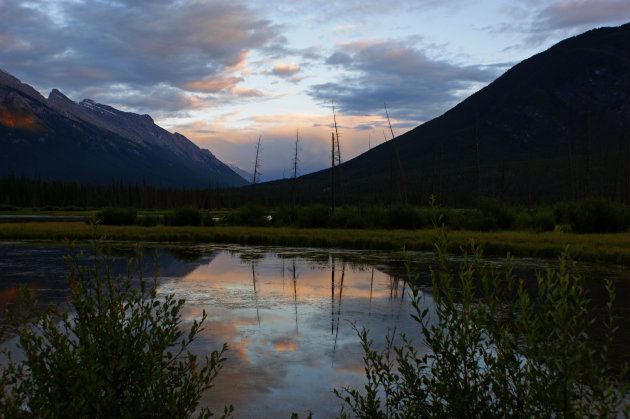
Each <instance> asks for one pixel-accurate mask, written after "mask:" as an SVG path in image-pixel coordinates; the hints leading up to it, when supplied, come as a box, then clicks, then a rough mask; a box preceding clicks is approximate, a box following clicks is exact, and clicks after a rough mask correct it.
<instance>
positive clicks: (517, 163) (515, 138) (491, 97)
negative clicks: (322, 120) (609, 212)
mask: <svg viewBox="0 0 630 419" xmlns="http://www.w3.org/2000/svg"><path fill="white" fill-rule="evenodd" d="M629 129H630V24H626V25H623V26H620V27H614V28H600V29H594V30H591V31H589V32H586V33H584V34H582V35H579V36H576V37H573V38H570V39H566V40H564V41H562V42H560V43H558V44H556V45H555V46H553V47H551V48H550V49H548V50H547V51H544V52H542V53H540V54H537V55H535V56H533V57H531V58H529V59H527V60H524V61H523V62H521V63H519V64H517V65H515V66H514V67H513V68H511V69H510V70H508V71H507V72H506V73H505V74H503V75H502V76H501V77H499V78H498V79H497V80H495V81H494V82H492V83H491V84H489V85H488V86H486V87H485V88H483V89H481V90H480V91H478V92H477V93H475V94H473V95H472V96H470V97H468V98H467V99H466V100H464V101H463V102H461V103H460V104H458V105H457V106H455V107H454V108H452V109H451V110H449V111H448V112H446V113H445V114H443V115H442V116H440V117H438V118H435V119H433V120H431V121H429V122H427V123H425V124H423V125H421V126H419V127H417V128H415V129H413V130H411V131H409V132H407V133H405V134H403V135H401V136H399V137H398V138H396V140H395V144H394V143H392V142H388V143H385V144H382V145H380V146H378V147H375V148H373V149H372V150H370V151H369V152H366V153H364V154H362V155H360V156H358V157H356V158H354V159H352V160H350V161H348V162H346V163H344V164H343V165H342V167H341V173H340V176H337V178H341V179H342V182H343V187H341V185H338V186H337V188H336V190H337V192H338V193H339V194H341V193H343V194H345V198H342V197H341V196H339V200H341V199H346V200H354V201H356V200H363V201H381V202H390V201H394V202H397V201H401V200H404V199H405V196H406V198H407V199H408V200H411V201H416V202H421V203H424V202H426V199H427V197H428V195H429V194H431V193H434V194H436V195H437V196H438V199H439V200H440V201H441V202H446V203H451V204H457V205H466V204H471V203H475V202H476V201H477V199H478V198H480V197H484V196H485V197H494V196H497V197H500V198H504V199H506V200H509V201H512V202H520V203H527V202H537V201H538V202H540V201H556V200H562V199H572V198H580V197H583V196H592V195H599V196H606V197H609V198H613V199H619V200H622V201H630V154H629V150H630V132H629ZM396 156H399V157H396ZM398 161H400V167H401V169H398V167H399V164H398ZM330 179H331V174H330V170H324V171H320V172H317V173H313V174H310V175H306V176H303V177H302V178H301V179H300V181H299V184H300V185H301V188H300V190H301V191H302V192H303V193H308V194H311V195H312V196H320V197H321V198H322V199H324V198H325V197H326V196H327V195H330V189H331V188H330V182H331V180H330ZM267 188H269V190H270V191H271V190H274V189H280V188H281V187H280V183H275V184H273V183H272V184H270V185H268V186H267ZM260 189H261V190H263V188H260ZM285 189H286V188H285Z"/></svg>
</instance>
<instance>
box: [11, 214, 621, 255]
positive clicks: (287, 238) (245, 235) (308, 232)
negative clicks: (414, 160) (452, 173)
mask: <svg viewBox="0 0 630 419" xmlns="http://www.w3.org/2000/svg"><path fill="white" fill-rule="evenodd" d="M100 231H101V232H102V233H103V234H105V235H106V236H107V237H108V239H109V240H114V241H142V242H195V243H211V242H213V243H234V244H243V245H270V246H292V247H322V248H347V249H359V250H361V249H366V250H369V249H374V250H400V249H401V248H402V247H403V246H405V247H406V248H407V249H408V250H413V251H432V250H433V249H434V247H433V240H434V239H435V237H436V233H435V230H434V229H422V230H384V229H380V230H364V229H328V228H308V229H304V228H295V227H243V226H219V225H217V226H200V227H191V226H164V225H157V226H153V227H142V226H137V225H132V226H101V227H100ZM564 234H565V235H566V237H567V240H568V241H569V242H570V243H571V255H572V257H573V259H574V260H581V261H592V262H607V263H621V264H630V233H614V234H613V233H600V234H572V233H564ZM91 235H92V232H91V227H90V226H89V225H87V224H85V223H82V222H42V223H7V224H0V239H2V240H40V241H41V240H52V241H57V242H60V243H61V242H62V240H63V239H64V237H66V236H67V237H70V238H73V239H76V240H89V239H90V238H91ZM449 239H450V242H449V251H453V252H458V251H459V249H460V247H461V246H465V245H467V244H468V243H469V242H470V240H471V239H473V240H475V242H476V243H479V244H480V245H481V246H483V248H484V252H485V254H486V255H495V256H497V255H498V256H501V255H505V254H506V253H507V252H510V253H511V254H513V255H515V256H520V257H540V258H556V257H558V256H559V255H560V253H561V251H562V246H561V244H560V242H559V240H558V234H557V233H555V232H544V233H534V232H533V231H512V230H508V231H493V232H479V231H467V230H457V231H450V232H449Z"/></svg>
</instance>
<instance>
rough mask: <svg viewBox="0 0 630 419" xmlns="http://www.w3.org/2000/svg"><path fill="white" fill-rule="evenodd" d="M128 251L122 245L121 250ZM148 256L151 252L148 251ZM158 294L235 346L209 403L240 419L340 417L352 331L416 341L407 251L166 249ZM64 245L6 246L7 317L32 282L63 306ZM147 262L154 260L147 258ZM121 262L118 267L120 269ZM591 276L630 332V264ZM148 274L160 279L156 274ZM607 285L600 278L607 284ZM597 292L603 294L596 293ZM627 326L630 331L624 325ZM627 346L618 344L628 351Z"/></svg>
mask: <svg viewBox="0 0 630 419" xmlns="http://www.w3.org/2000/svg"><path fill="white" fill-rule="evenodd" d="M117 251H118V253H120V254H121V255H125V254H126V251H125V249H123V248H121V249H117ZM147 253H149V252H148V251H147ZM158 253H159V255H160V256H159V260H160V273H159V283H160V287H159V292H160V293H162V294H168V293H174V294H176V295H177V296H178V297H182V298H185V299H186V305H185V308H184V311H183V319H184V323H185V326H189V324H190V323H191V322H192V321H193V320H194V319H198V318H199V317H200V316H201V313H202V311H203V310H205V311H206V313H207V314H208V319H207V322H206V328H205V330H204V331H203V332H202V334H201V336H199V338H198V340H197V341H196V343H195V345H194V348H193V349H194V351H195V352H197V353H199V354H204V353H208V352H210V351H212V350H213V349H218V348H220V346H221V345H222V344H223V342H227V343H228V345H229V350H228V352H227V358H228V359H227V361H226V362H225V364H224V368H223V370H222V371H221V373H220V374H219V376H218V378H217V379H216V380H215V383H214V384H215V387H214V388H213V389H211V390H210V391H209V392H208V393H207V394H206V395H205V396H204V398H203V403H204V404H205V405H208V406H211V408H212V409H213V410H214V411H215V412H216V413H220V412H221V411H222V406H223V405H224V404H226V403H232V404H233V405H234V406H235V408H236V412H235V413H236V416H237V417H285V418H288V417H290V416H291V412H298V413H300V416H301V417H302V416H303V417H305V416H306V413H307V412H308V411H309V409H310V410H312V411H313V413H314V417H331V416H334V415H335V414H336V413H338V412H339V407H340V403H339V400H338V399H337V398H336V397H335V396H334V395H333V394H332V391H331V390H332V389H333V388H339V387H341V386H346V385H352V386H354V387H360V386H362V383H363V363H362V351H361V347H360V342H359V340H358V338H357V336H356V333H355V331H354V330H353V328H352V325H353V324H356V325H357V326H358V327H366V328H369V329H370V331H371V332H370V333H371V336H372V338H373V339H374V341H375V344H376V346H380V347H382V346H383V344H384V341H385V336H386V334H387V333H388V331H389V332H390V333H391V332H394V331H395V332H396V333H399V332H404V333H405V334H407V335H408V336H410V337H412V338H414V341H416V342H418V347H419V348H420V349H421V350H422V345H421V341H420V337H419V332H418V330H417V328H416V327H415V324H414V322H413V320H412V319H411V318H410V316H409V314H410V313H411V310H412V308H411V305H410V302H409V296H408V295H407V294H406V289H405V287H406V286H405V283H404V281H403V280H402V278H403V272H404V270H403V264H402V260H401V255H400V254H399V253H391V254H374V252H351V251H345V252H344V251H328V250H325V251H323V250H317V249H310V250H309V249H297V250H296V249H286V248H264V247H242V246H212V245H195V246H189V247H182V246H178V247H171V248H164V249H158ZM64 254H66V249H65V248H61V247H52V246H23V245H16V244H11V243H0V305H2V307H0V309H4V308H7V307H8V308H10V307H11V306H13V304H14V302H15V295H16V286H18V285H20V284H26V285H27V286H28V287H29V288H30V289H31V290H32V291H33V292H34V293H35V294H36V295H38V297H39V298H40V299H41V300H42V301H48V302H58V303H63V301H64V300H65V298H66V296H67V293H66V286H65V279H64V274H65V272H66V268H65V265H64V263H63V261H62V259H61V257H62V255H64ZM413 258H414V261H415V263H416V269H418V270H419V271H421V272H424V273H425V274H424V275H423V276H421V278H420V280H421V283H422V284H423V285H422V286H423V288H424V290H425V292H424V296H425V302H426V304H427V305H428V306H431V304H432V300H431V294H430V292H429V289H430V278H429V276H428V274H426V272H427V271H428V270H427V265H428V264H429V262H430V258H431V256H430V255H428V254H414V255H413ZM149 259H150V258H149ZM544 264H545V262H544V261H537V260H520V261H518V262H517V264H516V265H517V274H518V275H520V276H524V277H527V276H529V277H531V276H532V272H533V271H534V270H535V269H539V268H541V267H542V266H543V265H544ZM123 267H124V261H123V260H122V259H121V260H120V261H119V262H118V263H117V264H116V265H115V267H114V268H115V270H116V269H119V270H122V269H123ZM582 269H584V270H585V271H586V272H587V273H588V274H589V276H594V275H597V278H601V277H602V276H608V277H612V278H614V279H616V280H617V283H618V294H619V296H618V301H621V303H620V307H622V308H621V311H620V315H622V316H623V317H624V318H625V320H626V324H627V323H628V321H627V320H628V312H627V310H626V309H625V308H627V307H630V298H629V296H630V294H629V293H628V285H627V282H628V281H626V280H625V277H626V270H625V269H624V268H622V267H614V266H607V267H605V268H604V267H598V266H588V265H583V266H582ZM145 274H146V275H152V274H153V272H152V268H151V267H150V266H149V267H147V269H146V271H145ZM599 281H601V279H599V280H598V281H597V283H599ZM592 288H593V290H595V292H594V294H595V295H596V296H597V295H600V294H601V292H600V291H599V289H600V287H599V286H597V285H593V286H592ZM625 329H627V328H625ZM627 343H628V339H626V338H622V339H621V342H619V344H621V345H625V344H627Z"/></svg>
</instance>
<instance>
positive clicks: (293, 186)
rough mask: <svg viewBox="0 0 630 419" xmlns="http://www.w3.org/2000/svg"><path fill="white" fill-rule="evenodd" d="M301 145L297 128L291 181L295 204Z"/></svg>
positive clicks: (292, 196)
mask: <svg viewBox="0 0 630 419" xmlns="http://www.w3.org/2000/svg"><path fill="white" fill-rule="evenodd" d="M299 146H300V133H299V131H298V130H295V153H294V154H293V179H292V181H291V198H292V200H293V205H295V190H296V183H297V174H298V162H299V161H300V157H299V156H298V150H299Z"/></svg>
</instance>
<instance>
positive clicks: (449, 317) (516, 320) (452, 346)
mask: <svg viewBox="0 0 630 419" xmlns="http://www.w3.org/2000/svg"><path fill="white" fill-rule="evenodd" d="M438 237H439V238H438V240H437V242H436V249H437V252H436V264H435V269H432V271H431V275H432V280H433V291H432V294H431V295H432V298H433V301H434V304H435V310H434V311H433V310H432V311H429V309H428V308H427V307H426V305H425V304H424V302H423V299H424V297H423V293H422V292H421V290H420V289H419V288H417V287H416V286H415V285H414V284H415V281H416V280H417V278H418V276H415V277H410V282H409V284H410V289H411V296H412V305H413V308H414V313H413V314H412V317H413V318H414V319H415V320H416V321H417V322H418V327H419V332H420V334H421V336H422V337H423V339H424V344H425V347H426V352H425V351H424V349H423V352H422V353H418V351H417V350H416V349H415V347H414V345H413V344H412V342H411V340H410V338H409V337H407V336H405V335H401V336H400V338H401V340H402V343H401V344H400V345H395V344H394V343H393V341H394V337H393V336H388V337H387V341H386V343H387V345H386V348H385V350H384V351H383V352H379V351H376V350H375V349H374V348H373V342H372V340H370V339H369V337H368V332H367V331H366V330H365V329H363V330H357V333H358V335H359V337H360V339H361V343H362V346H363V350H364V353H365V355H364V366H365V374H366V379H367V383H366V385H365V390H364V391H363V392H362V391H359V390H357V389H353V388H343V389H336V390H335V394H336V395H337V396H338V397H340V398H341V399H342V400H343V401H344V402H345V404H344V408H349V409H350V410H351V412H352V414H353V415H354V416H356V417H360V418H390V417H391V418H417V417H449V418H456V417H462V418H463V417H465V418H490V417H564V418H573V417H617V415H618V413H625V414H626V417H627V415H628V413H630V407H629V406H628V403H629V399H628V393H627V392H626V387H625V384H624V378H625V372H626V369H627V368H626V367H624V368H623V369H622V371H621V373H620V374H619V375H618V376H614V375H612V373H611V365H610V361H609V355H610V349H611V343H612V336H613V333H614V331H615V325H614V315H613V312H612V304H613V302H614V299H615V293H614V290H613V287H612V285H611V283H610V282H607V283H606V289H607V291H608V295H609V303H608V305H607V306H606V315H605V318H604V321H603V339H602V340H597V341H596V340H594V339H593V336H594V335H597V334H600V335H601V334H602V333H594V330H593V327H594V326H595V325H596V326H597V327H600V328H602V323H599V322H598V323H597V324H596V323H595V319H594V318H593V317H592V316H591V315H590V314H589V313H590V311H589V307H588V302H589V300H588V298H587V296H586V295H585V291H584V288H583V285H582V281H581V279H580V278H579V277H578V276H576V275H574V274H573V273H572V271H571V269H570V264H569V263H568V259H567V254H566V252H564V253H563V254H562V256H561V258H560V266H559V269H557V270H554V269H547V271H546V272H545V273H540V274H538V281H537V287H538V288H537V292H536V293H534V294H533V295H534V296H535V297H534V299H531V297H530V293H529V292H528V291H527V290H526V289H525V287H524V284H523V282H522V281H517V280H515V279H514V277H513V276H512V272H511V258H510V257H508V259H507V264H506V267H505V272H504V274H503V275H499V273H498V272H497V271H496V270H495V268H494V266H492V265H488V264H484V263H482V261H481V256H482V252H481V249H480V248H478V247H476V246H474V245H472V246H471V253H470V254H468V255H466V254H465V255H464V261H463V262H462V264H461V266H460V268H459V272H458V274H457V275H455V274H454V273H453V270H452V265H451V264H450V263H449V261H448V259H447V257H446V248H447V244H448V240H447V235H446V233H445V231H444V229H443V228H442V229H440V232H439V236H438ZM408 266H409V265H408ZM598 332H601V330H598ZM340 416H341V417H347V414H346V412H345V409H344V410H342V413H341V415H340Z"/></svg>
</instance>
